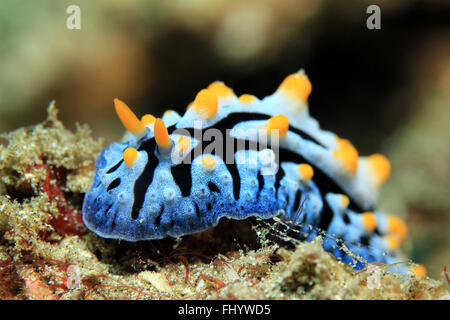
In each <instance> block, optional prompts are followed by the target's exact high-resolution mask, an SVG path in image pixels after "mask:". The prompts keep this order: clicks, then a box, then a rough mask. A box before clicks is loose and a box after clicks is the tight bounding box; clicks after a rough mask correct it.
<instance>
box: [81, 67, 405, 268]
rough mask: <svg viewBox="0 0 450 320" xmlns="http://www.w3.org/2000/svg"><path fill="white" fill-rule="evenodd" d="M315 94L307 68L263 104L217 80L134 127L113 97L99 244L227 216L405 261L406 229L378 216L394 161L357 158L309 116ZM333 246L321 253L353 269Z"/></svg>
mask: <svg viewBox="0 0 450 320" xmlns="http://www.w3.org/2000/svg"><path fill="white" fill-rule="evenodd" d="M310 93H311V83H310V81H309V79H308V78H307V76H306V75H305V73H304V72H303V71H302V70H300V71H299V72H297V73H294V74H291V75H289V76H288V77H287V78H286V79H285V80H284V81H283V82H282V83H281V85H280V86H279V87H278V89H277V90H276V91H275V92H274V93H273V94H272V95H270V96H267V97H265V98H264V99H261V100H260V99H258V98H257V97H255V96H253V95H250V94H243V95H241V96H240V97H237V96H236V95H235V94H234V92H233V90H232V89H230V88H229V87H227V86H226V85H225V84H224V83H222V82H219V81H216V82H214V83H212V84H211V85H209V86H208V88H207V89H203V90H201V91H200V92H199V93H198V94H197V96H196V98H195V100H194V101H193V102H192V103H191V104H190V105H189V106H188V109H187V110H186V113H185V114H184V116H183V117H181V116H180V115H179V114H177V113H176V112H175V111H171V110H169V111H166V112H165V113H164V115H163V117H162V119H159V118H155V117H153V116H152V115H145V116H144V117H142V119H141V120H139V119H138V118H137V117H136V116H135V115H134V113H133V112H132V111H131V110H130V109H129V108H128V107H127V106H126V105H125V104H124V103H123V102H122V101H120V100H118V99H116V100H114V104H115V108H116V112H117V114H118V116H119V118H120V119H121V121H122V122H123V124H124V126H125V127H126V128H127V130H128V132H129V134H128V140H127V141H125V142H122V143H113V144H111V145H110V146H109V147H107V148H105V149H104V150H103V151H102V152H101V154H100V155H99V157H98V160H97V164H96V168H95V175H94V179H93V182H92V184H91V187H90V189H89V191H88V192H87V194H86V197H85V199H84V203H83V221H84V223H85V224H86V226H87V227H88V228H89V229H90V230H92V231H93V232H95V233H96V234H98V235H99V236H101V237H104V238H114V239H123V240H127V241H138V240H150V239H161V238H165V237H168V236H171V237H179V236H183V235H187V234H192V233H197V232H201V231H203V230H206V229H209V228H212V227H214V226H216V225H217V223H218V221H219V219H220V218H222V217H228V218H232V219H246V218H247V217H249V216H257V217H260V218H262V219H268V218H272V217H274V216H278V217H280V218H282V219H284V220H286V221H294V223H296V224H298V225H299V226H301V228H303V229H302V230H303V231H305V232H309V236H308V237H307V238H308V239H312V238H314V237H315V236H316V235H317V234H318V232H317V230H323V231H325V232H326V233H327V234H329V235H332V236H333V237H336V239H339V241H343V242H344V243H345V244H346V246H347V247H348V248H349V249H350V250H351V251H354V252H356V253H357V254H358V255H360V256H361V257H363V258H364V259H365V260H366V261H367V262H373V261H377V262H382V263H386V264H392V263H396V262H399V261H405V259H404V257H403V256H402V254H401V252H400V250H399V247H400V245H401V243H402V242H403V241H404V240H405V237H406V233H407V227H406V225H405V223H404V222H403V221H402V220H400V219H399V218H397V217H396V216H393V215H387V214H383V213H381V212H379V211H376V210H375V209H374V204H375V201H376V198H377V194H378V189H379V188H380V186H381V185H382V184H383V183H384V182H385V180H386V179H387V178H388V176H389V174H390V164H389V161H388V160H387V159H386V158H385V157H384V156H383V155H381V154H373V155H371V156H367V157H362V156H359V155H358V151H357V150H356V149H355V147H354V146H353V145H352V144H351V143H350V142H349V141H348V140H346V139H342V138H339V137H338V136H337V135H335V134H333V133H331V132H329V131H324V130H322V129H321V128H320V126H319V124H318V122H317V120H315V119H314V118H312V117H311V116H310V115H309V111H308V104H307V99H308V97H309V95H310ZM255 132H257V133H258V135H257V134H255ZM260 133H266V139H265V141H263V140H264V139H261V137H263V136H264V134H262V135H259V134H260ZM205 141H207V142H210V143H205ZM213 142H214V143H213ZM211 144H213V145H214V146H216V147H215V148H213V147H212V146H211ZM217 146H218V147H217ZM299 210H300V211H299ZM297 213H299V214H298V216H297ZM333 239H334V238H331V237H330V238H328V237H327V238H326V239H325V240H324V243H323V246H324V249H325V250H327V251H329V252H332V253H333V254H334V255H335V256H336V257H337V258H338V259H341V260H342V261H343V262H345V263H351V261H352V258H350V257H349V256H348V255H347V254H346V253H345V252H343V251H342V250H341V249H339V246H338V242H337V241H335V240H333ZM362 266H363V265H361V264H360V263H359V264H355V265H354V267H355V268H357V269H360V268H362ZM402 268H405V266H404V265H403V266H402V265H400V266H399V269H401V271H405V269H402ZM399 269H398V270H399Z"/></svg>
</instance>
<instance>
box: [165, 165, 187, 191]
mask: <svg viewBox="0 0 450 320" xmlns="http://www.w3.org/2000/svg"><path fill="white" fill-rule="evenodd" d="M170 171H171V173H172V176H173V180H174V181H175V183H176V184H177V185H178V187H179V188H180V190H181V195H182V196H183V197H188V196H189V195H190V194H191V189H192V173H191V165H190V164H186V163H180V164H178V165H176V166H173V167H171V168H170Z"/></svg>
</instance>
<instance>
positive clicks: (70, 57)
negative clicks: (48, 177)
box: [0, 0, 450, 278]
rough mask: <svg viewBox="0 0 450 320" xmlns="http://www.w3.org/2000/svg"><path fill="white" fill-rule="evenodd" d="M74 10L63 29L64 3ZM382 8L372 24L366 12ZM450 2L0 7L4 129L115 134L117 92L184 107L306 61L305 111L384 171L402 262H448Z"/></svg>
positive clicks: (168, 1) (112, 1)
mask: <svg viewBox="0 0 450 320" xmlns="http://www.w3.org/2000/svg"><path fill="white" fill-rule="evenodd" d="M71 4H76V5H78V6H79V7H80V8H81V29H80V30H69V29H68V28H67V27H66V19H67V18H68V17H69V14H68V13H66V9H67V7H68V6H69V5H71ZM371 4H377V5H379V6H380V8H381V30H368V29H367V27H366V19H367V17H368V16H369V15H368V14H367V13H366V9H367V7H368V6H369V5H371ZM449 17H450V1H448V0H427V1H425V0H424V1H413V0H397V1H389V0H384V1H375V0H370V1H364V0H359V1H348V0H273V1H269V0H246V1H238V0H164V1H156V0H154V1H148V0H147V1H144V0H133V1H119V0H108V1H107V0H97V1H89V0H77V1H75V0H71V1H62V0H60V1H44V0H39V1H32V2H31V1H17V0H2V1H1V2H0V132H4V131H10V130H13V129H15V128H17V127H19V126H25V125H31V124H35V123H37V122H40V121H42V120H44V119H45V118H46V108H47V106H48V104H49V102H50V101H51V100H53V99H55V100H56V105H57V107H58V109H59V110H60V118H61V119H62V120H63V122H64V124H65V125H66V126H67V127H69V128H74V123H75V122H80V123H88V124H89V126H90V127H91V128H92V129H93V134H94V136H96V137H98V136H103V137H105V139H106V142H107V143H110V142H112V141H114V140H118V139H119V138H120V137H121V136H122V134H123V128H122V125H121V124H120V122H119V121H118V120H117V119H116V115H115V113H114V110H113V103H112V101H113V99H114V98H116V97H118V98H120V99H122V100H124V101H125V102H126V103H127V104H128V105H129V106H131V107H132V108H133V110H135V112H136V113H137V114H138V115H139V116H142V115H143V114H145V113H152V114H154V115H156V116H161V115H162V113H163V112H164V110H166V109H169V108H170V109H174V110H176V111H178V112H179V113H181V114H182V113H183V112H184V110H185V109H186V106H187V105H188V103H189V102H191V101H192V100H193V99H194V97H195V95H196V93H197V92H198V91H199V90H200V89H203V88H205V87H206V86H207V85H208V84H209V83H210V82H212V81H214V80H222V81H224V82H225V83H226V84H227V85H229V86H231V87H232V88H233V89H234V91H235V92H236V93H237V94H238V95H239V94H242V93H251V94H255V95H256V96H258V97H259V98H262V97H264V96H265V95H268V94H271V93H272V92H273V91H274V90H275V89H276V88H277V86H278V85H279V83H280V82H281V81H282V80H283V78H284V77H285V76H287V75H288V74H290V73H293V72H295V71H297V70H299V69H300V68H304V69H305V71H306V73H307V75H308V76H309V78H310V79H311V82H312V84H313V93H312V95H311V97H310V112H311V114H312V115H313V116H314V117H316V118H317V119H319V121H320V123H321V126H322V128H324V129H327V130H331V131H334V132H336V133H337V134H338V135H339V136H342V137H345V138H348V139H350V140H351V141H352V142H353V143H354V145H355V146H356V147H357V148H358V150H359V151H360V154H363V155H364V154H371V153H374V152H381V153H384V154H386V155H387V156H388V158H389V159H390V160H391V164H392V175H391V178H390V180H389V181H388V183H387V184H386V185H385V187H384V189H383V191H382V194H381V198H380V201H379V204H380V207H381V208H382V209H384V210H386V211H387V212H395V213H396V214H398V215H400V216H402V217H404V218H405V219H406V221H407V223H408V225H409V229H410V230H409V232H410V239H411V241H410V245H409V249H408V250H409V253H410V257H411V258H412V259H413V260H414V261H416V262H419V263H423V264H425V265H426V267H427V269H428V271H429V274H430V275H431V276H433V277H435V278H442V270H443V268H444V265H445V264H447V265H449V267H450V196H449V195H450V148H449V141H450V125H449V123H450V19H449Z"/></svg>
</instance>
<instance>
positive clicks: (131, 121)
mask: <svg viewBox="0 0 450 320" xmlns="http://www.w3.org/2000/svg"><path fill="white" fill-rule="evenodd" d="M114 107H115V109H116V112H117V115H118V116H119V119H120V121H122V123H123V125H124V127H125V128H126V129H127V130H128V131H130V132H131V133H132V134H134V135H141V134H143V133H144V132H145V126H144V125H143V124H142V122H141V121H140V120H139V119H138V118H137V117H136V115H135V114H134V113H133V111H131V109H130V108H129V107H128V106H127V105H126V104H125V103H124V102H123V101H121V100H119V99H117V98H116V99H114Z"/></svg>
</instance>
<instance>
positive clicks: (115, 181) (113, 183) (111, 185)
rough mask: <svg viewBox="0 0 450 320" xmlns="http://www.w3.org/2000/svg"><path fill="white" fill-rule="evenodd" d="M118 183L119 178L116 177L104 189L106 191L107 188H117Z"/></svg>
mask: <svg viewBox="0 0 450 320" xmlns="http://www.w3.org/2000/svg"><path fill="white" fill-rule="evenodd" d="M119 185H120V178H116V179H114V180H113V181H112V182H111V183H110V184H109V186H108V188H107V189H106V192H108V191H109V190H112V189H114V188H117V187H118V186H119Z"/></svg>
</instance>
